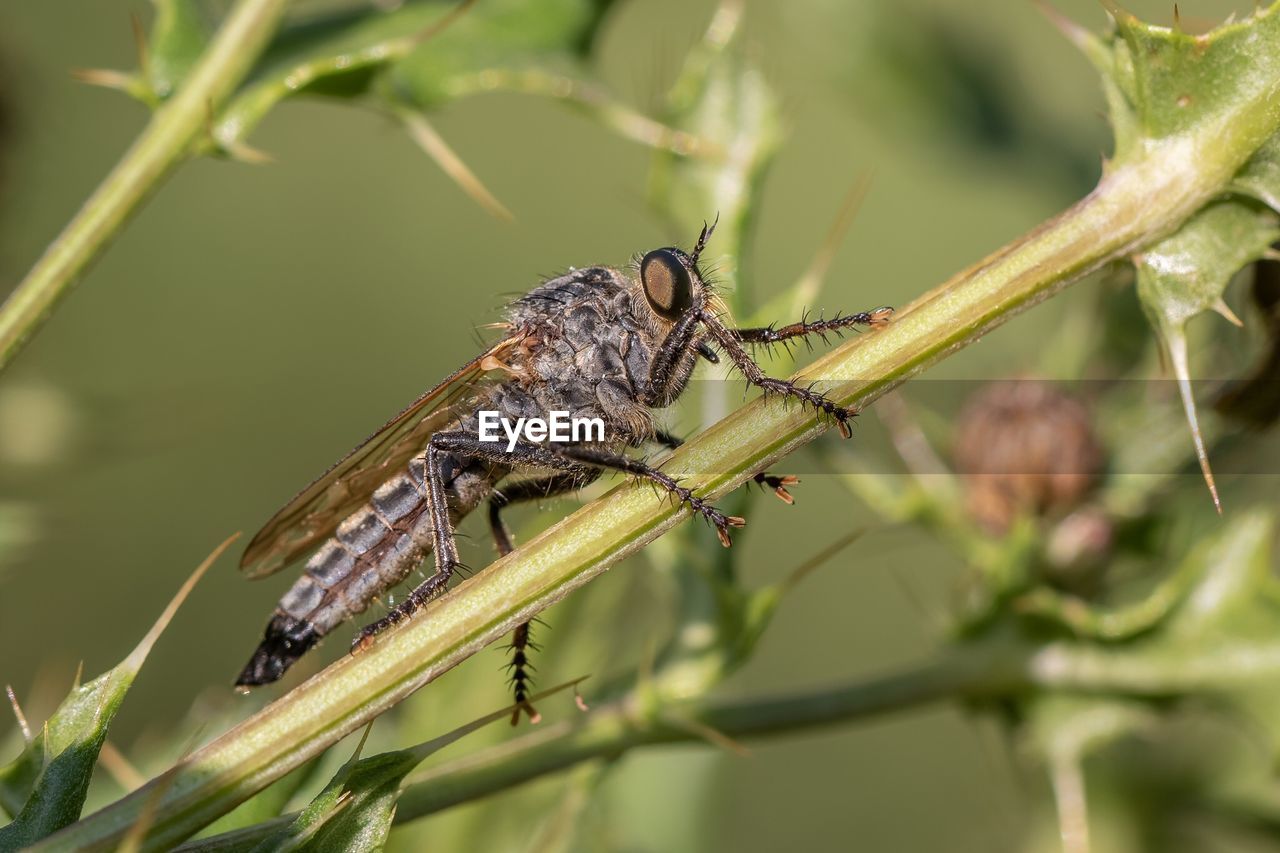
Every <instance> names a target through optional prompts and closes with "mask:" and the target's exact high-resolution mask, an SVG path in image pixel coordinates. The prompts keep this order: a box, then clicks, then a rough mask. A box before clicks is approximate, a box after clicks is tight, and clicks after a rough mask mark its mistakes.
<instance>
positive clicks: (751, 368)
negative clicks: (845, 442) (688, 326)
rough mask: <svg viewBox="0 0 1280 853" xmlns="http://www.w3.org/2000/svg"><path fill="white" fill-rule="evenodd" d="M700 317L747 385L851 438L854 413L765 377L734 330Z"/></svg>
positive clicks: (709, 317) (707, 316) (706, 316)
mask: <svg viewBox="0 0 1280 853" xmlns="http://www.w3.org/2000/svg"><path fill="white" fill-rule="evenodd" d="M700 316H701V318H702V323H703V325H704V326H706V328H707V331H708V332H710V333H711V336H712V337H713V338H715V341H716V343H717V344H719V345H720V347H721V349H723V350H724V351H725V353H726V354H728V356H729V358H730V359H731V360H732V361H733V363H734V365H735V366H736V367H737V368H738V369H739V370H741V371H742V375H743V376H745V377H746V378H747V381H748V382H750V383H751V384H752V385H755V386H757V387H758V388H760V389H761V390H763V391H764V392H765V393H766V394H780V395H782V396H784V397H792V398H794V399H797V400H800V401H801V402H802V403H805V404H806V405H809V406H812V407H813V408H814V409H816V410H817V411H819V412H822V413H824V414H826V415H827V416H829V417H830V418H831V419H832V420H834V421H835V423H836V428H837V429H839V430H840V435H842V436H844V437H845V438H848V437H849V436H851V435H852V434H853V432H852V431H851V430H850V429H849V421H851V420H852V419H853V418H854V417H855V416H856V415H857V414H858V413H857V412H856V411H853V410H851V409H846V408H845V407H844V406H841V405H839V404H838V403H836V402H835V401H834V400H831V399H829V398H828V397H827V396H826V395H825V394H822V393H821V392H819V391H814V390H813V388H812V387H808V388H806V387H802V386H800V385H797V384H795V383H794V382H788V381H787V380H785V379H775V378H774V377H772V376H769V375H768V374H767V373H765V372H764V369H763V368H761V367H760V365H758V364H756V362H755V360H754V359H753V358H752V357H751V355H750V354H749V353H747V351H746V350H745V349H743V348H742V343H741V342H740V341H739V340H738V337H737V335H736V334H735V330H733V329H730V328H728V327H727V326H725V325H724V324H723V323H721V322H720V318H718V317H716V316H715V315H713V314H711V313H710V312H708V311H702V312H700Z"/></svg>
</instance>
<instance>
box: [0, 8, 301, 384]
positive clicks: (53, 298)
mask: <svg viewBox="0 0 1280 853" xmlns="http://www.w3.org/2000/svg"><path fill="white" fill-rule="evenodd" d="M287 3H288V0H240V2H239V3H238V4H237V5H236V7H235V8H234V9H233V10H232V11H231V13H230V14H229V15H228V16H227V18H226V21H225V22H224V23H223V25H222V27H221V28H220V29H219V31H218V34H217V36H216V37H215V38H214V40H213V42H212V44H210V46H209V49H208V50H207V51H205V54H204V56H203V57H202V58H201V60H200V62H199V64H198V65H197V66H196V67H195V68H194V69H193V70H192V72H191V77H190V78H189V79H188V80H187V81H186V82H185V83H184V84H183V86H182V88H181V89H180V90H179V91H178V94H177V95H175V96H174V98H173V99H172V100H170V101H168V102H166V103H165V104H164V105H162V106H161V107H160V108H159V109H158V110H156V112H155V115H153V116H152V117H151V121H150V123H149V124H148V125H147V127H146V129H145V130H143V132H142V135H141V136H139V137H138V138H137V140H135V141H134V143H133V146H132V147H130V148H129V150H128V151H127V152H125V155H124V157H123V158H121V160H120V162H119V163H117V164H116V166H115V168H114V169H112V170H111V172H110V173H109V174H108V175H107V177H106V178H105V179H104V180H103V182H102V183H101V184H100V185H99V186H98V188H97V190H95V191H94V193H93V195H92V196H90V197H89V200H88V201H86V202H85V203H84V206H83V207H81V208H80V210H79V212H78V213H76V215H75V217H74V218H73V219H72V220H71V222H69V223H68V224H67V227H66V228H64V229H63V231H62V233H61V234H59V235H58V237H57V239H55V240H54V241H53V243H51V244H50V245H49V248H48V249H46V250H45V253H44V254H43V255H42V256H41V257H40V259H39V260H38V261H36V264H35V266H33V267H32V268H31V271H30V272H29V273H27V277H26V278H25V279H23V280H22V282H21V283H20V284H19V285H18V287H17V288H16V289H15V290H14V291H13V293H12V294H10V296H9V298H8V299H7V300H5V303H4V305H3V306H0V370H2V369H3V368H4V367H5V366H6V365H7V364H8V363H9V361H10V360H12V358H13V357H14V356H15V355H17V353H18V351H19V350H20V349H21V348H22V345H23V344H24V343H25V342H26V341H27V340H28V339H29V338H30V336H31V335H32V334H33V333H34V332H35V330H36V329H37V328H38V327H39V326H40V324H41V323H43V322H44V320H45V319H46V318H47V317H48V316H49V313H50V312H51V311H53V308H54V306H55V305H56V304H57V302H58V300H60V299H61V298H62V297H63V296H65V295H66V293H67V291H68V290H70V288H71V285H72V284H74V283H75V281H76V280H77V279H78V278H79V276H80V275H81V274H82V273H83V272H84V271H85V269H86V268H87V267H88V266H89V264H90V263H92V262H93V261H94V259H96V258H97V256H98V254H99V253H100V252H101V251H102V250H103V249H104V248H105V247H106V245H107V243H108V242H109V241H110V240H111V238H112V237H113V236H115V233H116V232H117V231H119V230H120V228H121V226H122V225H124V223H125V222H126V221H127V220H128V218H129V217H130V215H132V213H133V212H134V211H135V210H136V209H137V208H138V207H139V206H140V205H141V204H142V202H143V201H145V200H146V198H147V196H148V195H149V194H150V193H151V192H152V191H153V190H154V189H155V188H156V187H157V186H159V184H160V182H161V181H162V180H163V179H164V177H165V176H166V175H167V174H168V173H169V171H170V170H171V169H172V168H173V167H174V166H175V165H177V164H178V162H179V161H180V160H181V159H182V158H183V157H184V156H185V155H186V154H187V152H188V151H189V150H190V147H191V143H192V141H193V140H194V139H196V137H197V136H198V135H199V134H200V133H202V132H205V131H206V130H207V129H208V128H209V127H210V125H211V123H212V121H213V115H214V109H215V108H216V107H217V106H218V105H220V104H221V103H222V102H223V100H224V99H225V98H226V97H227V95H228V94H230V93H231V91H232V90H233V89H234V88H235V87H236V86H237V85H239V83H240V81H241V80H243V79H244V77H245V75H246V74H248V72H249V69H250V67H252V65H253V63H254V62H255V61H256V60H257V58H258V56H259V54H261V52H262V50H263V48H265V47H266V45H267V42H268V41H269V40H270V39H271V36H272V35H273V34H274V33H275V31H276V26H277V24H278V23H279V20H280V16H281V14H283V12H284V8H285V6H286V5H287Z"/></svg>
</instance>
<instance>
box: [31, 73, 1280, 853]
mask: <svg viewBox="0 0 1280 853" xmlns="http://www.w3.org/2000/svg"><path fill="white" fill-rule="evenodd" d="M1277 125H1280V93H1277V91H1276V90H1275V88H1271V89H1267V90H1266V92H1265V93H1264V94H1262V95H1259V96H1258V97H1256V98H1254V99H1253V100H1250V101H1248V102H1246V103H1244V104H1242V105H1240V106H1239V108H1238V110H1235V111H1227V112H1226V113H1225V114H1224V116H1223V118H1222V121H1221V123H1220V124H1218V125H1215V126H1211V127H1207V128H1204V129H1202V131H1201V132H1198V133H1197V135H1195V136H1184V137H1177V138H1171V139H1168V140H1165V141H1159V142H1157V141H1151V142H1150V143H1149V144H1148V145H1147V147H1146V148H1144V150H1143V156H1142V158H1141V159H1137V160H1131V161H1129V162H1125V163H1118V164H1114V165H1113V167H1112V168H1111V169H1110V170H1109V171H1108V173H1107V174H1106V175H1105V177H1104V178H1103V180H1102V182H1101V183H1100V184H1099V186H1098V188H1097V189H1096V190H1095V191H1094V192H1093V193H1091V194H1090V195H1089V196H1088V197H1087V198H1085V199H1084V200H1082V201H1081V202H1080V203H1079V204H1077V205H1075V206H1074V207H1072V208H1071V209H1070V210H1068V211H1066V212H1065V213H1064V214H1062V215H1061V216H1059V217H1057V218H1056V219H1054V220H1052V221H1050V222H1048V223H1045V224H1044V225H1042V226H1041V227H1039V228H1037V229H1036V230H1035V231H1033V232H1031V233H1030V234H1029V235H1027V236H1026V237H1024V238H1022V239H1020V240H1018V241H1016V242H1014V243H1012V244H1011V245H1009V246H1008V247H1006V248H1004V249H1002V250H1000V251H999V252H997V253H995V254H994V255H992V256H990V257H989V258H987V259H986V260H984V261H982V262H981V263H980V264H978V265H976V266H974V267H972V268H970V269H969V270H966V271H964V272H962V273H961V274H960V275H958V276H957V277H955V278H954V279H952V280H951V281H949V282H947V283H945V284H943V285H942V286H940V287H938V288H936V289H934V290H933V291H931V292H929V293H928V294H926V295H925V296H923V297H922V298H920V299H918V300H917V301H916V302H915V303H913V304H912V305H911V306H910V307H909V308H907V309H906V310H904V311H903V312H901V313H900V314H899V315H898V317H897V318H896V319H895V320H894V322H892V323H891V324H889V325H888V327H886V328H884V329H882V330H878V331H876V332H873V333H868V334H866V335H862V336H860V337H858V338H857V339H855V340H851V341H849V342H848V343H846V344H844V345H843V346H841V347H839V348H838V349H836V350H835V351H833V352H832V353H830V354H829V355H828V356H826V357H825V358H822V359H820V360H819V361H818V362H817V363H816V364H814V365H813V366H812V367H811V368H809V369H808V370H806V371H805V372H804V374H803V377H802V378H807V379H810V380H822V381H824V383H826V384H827V389H826V390H827V391H828V393H829V394H830V395H831V396H832V397H834V398H836V399H837V400H839V401H840V402H841V403H843V404H845V405H852V406H865V405H867V404H868V403H870V402H871V401H873V400H875V399H876V398H877V397H879V396H880V395H882V394H884V393H885V392H887V391H889V390H890V389H892V388H894V387H895V386H897V385H898V384H900V383H902V382H904V381H905V380H907V379H908V378H910V377H911V376H913V375H915V374H916V373H918V372H920V371H921V370H923V369H924V368H925V367H927V366H928V365H930V364H932V363H933V362H935V361H937V360H939V359H941V358H943V357H945V356H946V355H948V354H949V353H951V352H954V351H955V350H958V349H960V348H961V347H963V346H965V345H967V344H969V343H971V342H973V341H974V340H977V339H978V338H979V337H981V336H982V335H983V334H985V333H986V332H987V331H989V330H991V329H992V328H994V327H996V326H998V325H1000V324H1001V323H1003V322H1004V321H1005V320H1007V319H1009V318H1010V317H1011V316H1013V315H1014V314H1016V313H1017V312H1018V311H1020V310H1022V309H1024V308H1026V307H1028V306H1030V305H1032V304H1034V303H1035V302H1037V301H1039V300H1041V299H1044V298H1047V297H1048V296H1050V295H1052V294H1053V293H1054V292H1056V291H1057V290H1059V289H1061V288H1062V287H1064V286H1066V285H1067V284H1068V283H1070V282H1071V281H1073V280H1075V279H1078V278H1079V277H1080V276H1082V275H1084V274H1085V273H1087V272H1089V271H1091V270H1094V269H1096V268H1098V267H1099V266H1101V265H1103V264H1105V263H1107V262H1108V261H1111V260H1114V259H1117V258H1121V257H1124V256H1125V255H1127V254H1128V253H1130V252H1133V251H1136V250H1138V249H1140V248H1141V247H1143V246H1145V245H1147V244H1148V243H1150V242H1152V241H1154V240H1156V239H1159V238H1160V237H1162V236H1164V235H1165V234H1167V233H1168V232H1170V231H1171V230H1172V229H1174V228H1176V227H1177V226H1178V225H1179V224H1180V223H1181V222H1182V221H1183V220H1184V219H1185V218H1186V217H1187V216H1188V215H1190V214H1191V213H1192V212H1193V211H1195V210H1196V209H1197V208H1199V207H1200V206H1201V205H1202V204H1204V203H1205V202H1206V201H1207V200H1208V199H1210V198H1211V197H1213V196H1214V195H1215V194H1217V193H1218V192H1220V191H1221V190H1222V188H1223V187H1224V186H1225V185H1226V183H1227V181H1229V180H1230V178H1231V176H1232V175H1233V174H1234V173H1235V172H1236V171H1237V170H1238V169H1239V168H1240V166H1241V164H1242V163H1243V162H1244V160H1245V159H1247V158H1248V157H1249V156H1250V155H1251V154H1252V153H1253V152H1254V151H1255V150H1256V149H1257V147H1258V145H1259V144H1261V142H1262V141H1263V140H1264V139H1266V138H1267V137H1268V136H1270V135H1271V134H1273V133H1275V132H1276V128H1277ZM824 430H825V426H824V425H821V424H819V423H817V422H816V420H815V418H814V416H813V415H812V413H811V412H809V411H807V410H803V409H801V408H799V407H797V406H787V405H785V404H784V403H783V402H782V401H779V400H776V399H765V400H757V401H755V402H753V403H752V404H750V405H748V406H746V407H744V408H742V409H740V410H739V411H737V412H735V413H733V414H732V415H730V416H729V417H728V418H726V419H724V420H723V421H721V422H720V423H718V424H716V425H714V426H713V427H711V428H710V429H709V430H707V431H706V432H704V433H703V434H701V435H699V436H698V437H696V438H695V439H694V440H692V441H690V442H689V443H688V444H686V445H685V446H684V447H683V448H681V449H680V450H679V451H678V452H676V453H675V454H674V455H673V456H672V458H671V459H670V460H669V462H668V464H667V465H666V466H664V470H665V471H666V472H667V473H669V474H671V475H673V476H675V477H677V478H679V479H681V480H682V481H684V482H685V483H687V484H689V485H690V486H692V487H695V488H697V489H698V490H699V492H700V493H702V494H705V495H709V496H712V497H715V496H718V495H722V494H724V493H725V492H727V491H729V490H730V489H733V488H736V487H737V486H738V485H740V484H742V483H743V482H744V481H745V480H746V479H747V478H748V477H750V476H752V475H753V474H754V473H755V472H756V471H760V470H762V469H764V468H766V467H769V466H771V465H774V464H776V463H777V461H778V460H779V459H781V458H782V457H783V456H785V455H786V454H788V453H790V452H791V451H793V450H795V449H796V448H797V447H799V446H800V445H802V444H804V443H806V442H808V441H812V440H813V439H814V438H816V437H817V436H818V435H820V434H821V433H822V432H823V431H824ZM686 515H687V512H685V511H682V510H677V509H676V508H675V507H674V506H672V505H671V504H670V503H668V502H666V501H663V500H661V499H660V498H656V497H655V496H654V494H653V492H652V491H651V490H650V489H647V488H645V487H643V486H633V485H629V484H628V485H623V486H620V487H618V488H616V489H614V490H613V491H611V492H610V493H609V494H607V495H606V496H604V497H603V498H601V499H600V500H597V501H595V502H594V503H592V504H590V505H589V506H586V507H584V508H583V509H581V510H579V511H578V512H576V513H574V514H573V515H572V516H570V517H569V518H567V519H565V520H564V521H562V522H561V523H560V524H558V525H556V526H554V527H553V528H551V529H550V530H547V531H546V532H545V533H543V534H542V535H541V536H539V537H538V538H537V539H535V540H533V541H531V542H530V543H529V544H528V545H526V546H525V547H524V548H522V549H520V550H519V551H516V552H514V553H512V554H510V555H508V556H507V557H504V558H503V559H501V560H499V561H498V563H496V564H495V565H494V566H493V567H491V568H490V569H489V570H488V571H484V572H480V573H478V574H477V575H476V576H474V577H472V578H470V579H468V580H467V581H466V582H464V583H462V584H460V585H459V586H458V587H457V588H456V589H455V590H453V591H452V592H451V593H449V594H448V595H446V596H444V597H442V598H441V599H440V600H438V601H437V602H435V603H434V604H433V605H431V606H430V607H428V608H427V609H425V610H424V611H423V613H422V614H421V615H420V617H419V618H416V619H414V620H413V621H411V622H409V623H407V624H406V625H404V626H403V627H402V628H401V629H398V630H396V631H394V632H391V633H390V634H388V635H386V636H385V637H381V638H379V641H378V643H376V644H375V645H374V647H373V648H371V649H369V650H368V651H366V652H364V653H362V654H360V655H358V656H354V657H348V658H344V659H343V660H340V661H338V662H337V663H335V664H334V665H333V666H331V667H329V668H328V669H326V670H325V671H324V672H322V673H320V674H319V675H317V676H316V677H314V678H312V679H311V680H310V681H308V682H306V683H304V684H303V685H301V686H300V687H298V688H297V689H295V690H294V691H293V692H291V693H289V694H288V695H286V696H285V697H283V698H282V699H280V700H278V701H277V702H275V703H273V704H272V705H270V706H268V707H267V708H266V709H264V710H263V711H262V712H261V713H259V714H257V715H256V716H254V717H252V718H250V719H248V720H246V721H245V722H243V723H241V724H240V725H239V726H236V727H235V728H234V729H232V730H231V731H229V732H227V733H226V734H224V735H223V736H222V737H220V738H218V739H217V740H215V741H213V742H212V743H210V744H208V745H207V746H205V747H204V748H202V749H200V750H198V751H197V752H196V753H194V754H193V755H192V756H190V758H188V759H187V760H186V761H184V762H183V763H181V764H179V765H178V766H177V767H175V768H174V769H173V770H172V771H171V772H170V773H168V774H166V775H165V776H163V777H161V778H160V779H158V780H156V781H153V782H151V783H149V784H148V785H146V786H145V787H143V788H141V789H139V790H138V791H135V792H134V793H132V794H130V795H129V796H127V797H125V798H124V799H122V800H120V801H118V802H116V803H114V804H112V805H110V806H108V807H106V808H104V809H102V810H101V811H99V812H97V813H96V814H93V815H90V816H89V817H87V818H85V819H83V820H81V821H80V822H79V823H77V824H75V825H73V826H70V827H67V828H66V829H65V830H63V831H62V832H60V833H58V834H57V835H55V836H53V837H51V838H50V839H48V840H47V841H46V842H45V845H44V846H43V847H42V848H41V849H54V848H65V847H75V848H78V849H84V848H93V849H102V848H109V847H114V846H115V844H117V843H118V842H119V840H120V839H121V838H122V837H123V835H124V834H125V833H126V832H127V831H128V828H129V827H130V826H131V825H132V824H133V823H134V822H135V821H137V820H138V819H139V817H140V816H141V815H143V814H144V813H145V812H148V811H150V812H151V815H152V816H153V819H154V822H153V824H152V826H151V829H150V831H149V833H148V835H147V840H146V842H145V844H146V849H156V848H160V847H164V846H167V845H169V844H172V843H173V842H175V841H177V840H180V839H182V838H184V837H186V836H187V835H189V834H191V833H192V832H194V831H195V830H197V829H198V828H200V827H201V826H204V825H205V824H207V823H208V822H210V821H211V820H213V819H214V818H216V817H217V816H219V815H221V814H224V813H225V812H227V811H229V810H230V809H232V808H233V807H234V806H235V805H237V804H238V803H240V802H242V801H243V800H245V799H246V798H248V797H249V796H251V795H253V794H254V793H255V792H257V791H259V790H261V789H262V788H264V787H265V786H266V785H268V784H270V783H271V782H273V781H274V780H276V779H278V778H280V777H281V776H283V775H284V774H285V773H287V772H289V771H290V770H292V769H293V768H294V767H297V766H298V765H299V764H301V763H302V762H304V761H306V760H307V759H309V758H311V757H312V756H315V755H316V754H318V753H320V752H321V751H323V750H324V749H326V748H327V747H329V746H330V745H332V744H333V743H335V742H337V741H338V740H339V739H341V738H342V737H344V736H345V735H346V734H347V733H349V732H351V731H354V730H355V729H357V728H359V727H361V726H363V725H365V724H366V723H367V722H368V721H369V720H371V719H373V718H374V717H376V716H378V715H379V714H381V713H382V712H383V711H385V710H387V709H388V708H390V707H392V706H393V705H395V704H396V703H397V702H399V701H401V700H402V699H404V698H405V697H406V696H408V695H409V694H411V693H413V692H414V691H415V690H418V689H419V688H421V687H422V686H423V685H425V684H427V683H429V682H430V681H432V680H434V679H435V678H437V677H438V676H439V675H440V674H442V673H444V672H446V671H447V670H449V669H450V668H452V667H454V666H456V665H457V664H458V663H460V662H462V661H463V660H465V659H466V658H467V657H469V656H470V655H472V654H474V653H475V652H476V651H478V650H480V649H481V648H483V647H484V646H486V645H488V644H489V643H491V642H493V641H494V640H496V639H498V638H500V637H502V636H503V635H504V634H505V633H507V632H508V631H510V630H511V629H512V628H514V627H515V626H516V625H518V624H520V623H521V622H524V621H527V620H528V619H529V618H530V617H532V616H533V615H535V614H536V613H538V612H539V611H541V610H543V609H544V608H546V607H548V606H550V605H551V604H553V603H555V602H556V601H558V600H560V599H561V598H563V597H564V596H566V595H568V594H569V593H570V592H571V591H573V590H574V589H577V588H578V587H580V586H582V585H583V584H585V583H587V582H588V581H590V580H591V579H592V578H594V577H596V576H597V575H599V574H601V573H602V572H604V571H605V570H606V569H608V568H609V567H610V566H611V565H613V564H614V563H616V562H617V561H619V560H621V559H622V558H624V557H626V556H628V555H630V554H632V553H634V552H635V551H637V550H639V549H640V548H642V547H644V546H645V545H646V544H647V543H649V542H651V541H652V540H653V539H655V538H657V537H658V536H660V535H662V534H663V533H664V532H666V531H667V530H669V529H670V528H671V527H673V526H674V525H676V524H678V523H679V522H680V521H682V520H683V519H684V518H685V517H686Z"/></svg>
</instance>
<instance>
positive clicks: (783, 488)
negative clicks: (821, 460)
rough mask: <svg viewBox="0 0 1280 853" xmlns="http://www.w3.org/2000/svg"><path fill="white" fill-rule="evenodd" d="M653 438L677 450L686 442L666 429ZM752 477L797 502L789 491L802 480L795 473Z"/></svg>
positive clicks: (783, 498) (788, 500)
mask: <svg viewBox="0 0 1280 853" xmlns="http://www.w3.org/2000/svg"><path fill="white" fill-rule="evenodd" d="M653 440H654V441H655V442H657V443H658V444H661V445H662V446H663V447H666V448H669V449H671V450H675V449H676V448H677V447H679V446H680V445H682V444H684V439H683V438H680V437H679V436H677V435H672V434H671V433H669V432H667V431H666V430H664V429H660V430H657V431H656V432H655V433H654V434H653ZM751 479H752V481H753V482H755V483H756V485H759V486H764V487H768V488H770V489H773V493H774V494H775V495H777V496H778V500H780V501H782V502H783V503H785V504H787V505H788V506H790V505H791V504H794V503H795V502H796V499H795V498H793V497H791V493H790V492H788V491H787V486H794V485H795V484H796V483H799V482H800V478H799V477H797V476H795V475H794V474H783V475H782V476H781V477H779V476H776V475H774V474H770V473H769V472H768V471H761V472H760V473H758V474H756V475H755V476H754V477H752V478H751Z"/></svg>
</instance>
